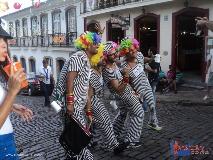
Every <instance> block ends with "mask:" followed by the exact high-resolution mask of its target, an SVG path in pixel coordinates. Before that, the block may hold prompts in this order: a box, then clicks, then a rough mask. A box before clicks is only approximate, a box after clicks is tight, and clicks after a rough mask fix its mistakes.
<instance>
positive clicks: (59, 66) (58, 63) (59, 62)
mask: <svg viewBox="0 0 213 160" xmlns="http://www.w3.org/2000/svg"><path fill="white" fill-rule="evenodd" d="M64 62H65V59H57V61H56V67H57V76H59V74H60V72H61V70H62V68H63V66H64Z"/></svg>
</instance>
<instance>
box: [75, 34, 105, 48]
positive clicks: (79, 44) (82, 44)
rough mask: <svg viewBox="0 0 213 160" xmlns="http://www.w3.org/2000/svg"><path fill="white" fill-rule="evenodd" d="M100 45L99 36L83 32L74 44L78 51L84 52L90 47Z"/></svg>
mask: <svg viewBox="0 0 213 160" xmlns="http://www.w3.org/2000/svg"><path fill="white" fill-rule="evenodd" d="M99 43H101V36H100V35H98V34H97V33H93V32H88V31H86V32H84V33H83V34H81V35H80V36H79V37H78V38H77V39H76V40H75V42H74V45H75V47H76V48H77V49H79V50H86V49H87V48H88V47H89V46H90V45H93V44H99Z"/></svg>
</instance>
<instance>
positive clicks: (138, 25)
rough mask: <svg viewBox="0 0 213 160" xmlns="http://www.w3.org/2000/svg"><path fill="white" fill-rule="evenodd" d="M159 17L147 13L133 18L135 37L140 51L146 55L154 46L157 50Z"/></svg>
mask: <svg viewBox="0 0 213 160" xmlns="http://www.w3.org/2000/svg"><path fill="white" fill-rule="evenodd" d="M159 24H160V17H159V16H158V15H155V14H152V13H149V14H146V15H142V16H139V17H137V18H135V38H136V39H137V40H138V41H139V43H140V51H141V52H142V53H143V54H144V55H145V56H147V53H148V50H149V49H150V48H151V47H154V48H155V49H156V50H157V51H159V33H160V26H159Z"/></svg>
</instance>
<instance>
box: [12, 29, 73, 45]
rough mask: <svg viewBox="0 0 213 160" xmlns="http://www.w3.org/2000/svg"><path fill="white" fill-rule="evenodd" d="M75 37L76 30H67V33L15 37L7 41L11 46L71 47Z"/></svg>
mask: <svg viewBox="0 0 213 160" xmlns="http://www.w3.org/2000/svg"><path fill="white" fill-rule="evenodd" d="M76 38H77V32H69V33H68V34H64V33H57V34H48V35H45V36H41V35H37V36H31V37H29V36H28V37H18V38H17V37H15V38H14V39H12V40H9V42H8V43H9V45H10V46H11V47H49V46H52V47H72V46H74V40H75V39H76Z"/></svg>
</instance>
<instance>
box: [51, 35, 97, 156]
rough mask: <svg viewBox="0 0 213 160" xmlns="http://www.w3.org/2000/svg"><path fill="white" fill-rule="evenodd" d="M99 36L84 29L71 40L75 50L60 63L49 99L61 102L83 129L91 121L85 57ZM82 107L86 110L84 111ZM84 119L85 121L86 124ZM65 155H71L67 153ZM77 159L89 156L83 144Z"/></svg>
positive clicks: (88, 71) (87, 60)
mask: <svg viewBox="0 0 213 160" xmlns="http://www.w3.org/2000/svg"><path fill="white" fill-rule="evenodd" d="M100 43H101V37H100V36H99V35H98V34H96V33H92V32H85V33H83V34H81V35H80V36H79V37H78V38H77V39H76V40H75V47H76V48H77V49H78V51H77V52H75V53H74V54H72V55H71V57H70V58H69V60H67V61H66V63H65V64H64V66H63V68H62V70H61V73H60V77H59V81H58V83H57V87H56V88H55V89H54V91H53V98H54V99H56V100H57V101H59V103H60V104H62V105H64V106H65V107H66V108H65V110H66V112H67V113H68V114H70V115H72V116H73V117H74V118H76V119H77V120H78V121H79V122H80V123H81V125H82V126H84V127H85V128H86V127H87V126H88V124H91V122H92V119H93V118H92V108H91V99H90V98H89V97H91V95H90V94H89V93H90V92H89V80H90V75H91V65H90V61H89V59H90V58H91V57H92V55H95V54H96V53H97V48H98V46H99V44H100ZM85 110H86V112H85ZM87 119H88V121H89V123H87ZM68 156H69V158H74V157H70V156H71V155H68ZM75 158H76V159H78V160H92V159H93V155H92V153H91V152H90V150H89V149H88V148H87V147H85V148H83V149H82V150H81V152H80V153H79V154H78V155H75Z"/></svg>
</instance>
